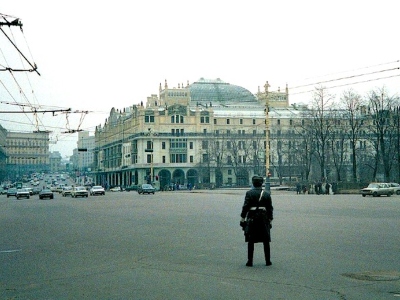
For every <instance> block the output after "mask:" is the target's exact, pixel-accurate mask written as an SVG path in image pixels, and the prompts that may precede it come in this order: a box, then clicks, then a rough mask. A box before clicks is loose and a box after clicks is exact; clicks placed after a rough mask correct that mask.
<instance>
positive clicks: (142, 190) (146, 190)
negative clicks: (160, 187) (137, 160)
mask: <svg viewBox="0 0 400 300" xmlns="http://www.w3.org/2000/svg"><path fill="white" fill-rule="evenodd" d="M137 191H138V193H139V194H153V195H154V193H155V192H156V189H155V188H154V187H153V186H152V185H151V184H148V183H145V184H142V185H141V186H139V188H138V190H137Z"/></svg>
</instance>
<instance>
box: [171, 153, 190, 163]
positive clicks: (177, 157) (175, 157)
mask: <svg viewBox="0 0 400 300" xmlns="http://www.w3.org/2000/svg"><path fill="white" fill-rule="evenodd" d="M170 160H171V163H186V162H187V158H186V154H171V155H170Z"/></svg>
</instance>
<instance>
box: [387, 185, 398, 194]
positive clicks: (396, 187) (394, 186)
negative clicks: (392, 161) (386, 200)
mask: <svg viewBox="0 0 400 300" xmlns="http://www.w3.org/2000/svg"><path fill="white" fill-rule="evenodd" d="M389 185H390V186H391V187H392V188H393V192H394V193H395V194H396V195H400V184H398V183H395V182H390V183H389Z"/></svg>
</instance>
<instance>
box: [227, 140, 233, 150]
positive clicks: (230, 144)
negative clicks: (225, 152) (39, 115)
mask: <svg viewBox="0 0 400 300" xmlns="http://www.w3.org/2000/svg"><path fill="white" fill-rule="evenodd" d="M226 148H227V149H231V148H232V143H231V141H227V142H226Z"/></svg>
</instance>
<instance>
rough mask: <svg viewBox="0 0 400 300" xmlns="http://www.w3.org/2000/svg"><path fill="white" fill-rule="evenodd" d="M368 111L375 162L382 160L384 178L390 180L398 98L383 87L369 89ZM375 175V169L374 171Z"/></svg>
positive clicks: (393, 158) (393, 157)
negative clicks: (395, 111)
mask: <svg viewBox="0 0 400 300" xmlns="http://www.w3.org/2000/svg"><path fill="white" fill-rule="evenodd" d="M367 99H368V104H369V112H370V115H371V118H372V123H371V125H370V129H371V133H372V134H373V135H374V137H375V144H376V150H377V154H376V161H377V162H376V163H377V166H378V165H379V162H382V167H383V176H384V178H383V179H384V180H385V181H388V180H390V171H391V168H392V166H393V162H394V161H395V159H396V155H395V154H396V151H395V147H396V146H397V140H396V134H395V133H396V130H395V128H396V127H395V126H396V122H394V118H393V115H394V110H395V107H396V106H397V104H398V99H397V98H395V97H393V96H389V95H388V94H387V92H386V90H385V88H382V89H379V90H375V91H371V92H369V93H368V95H367ZM375 175H376V171H375Z"/></svg>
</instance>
